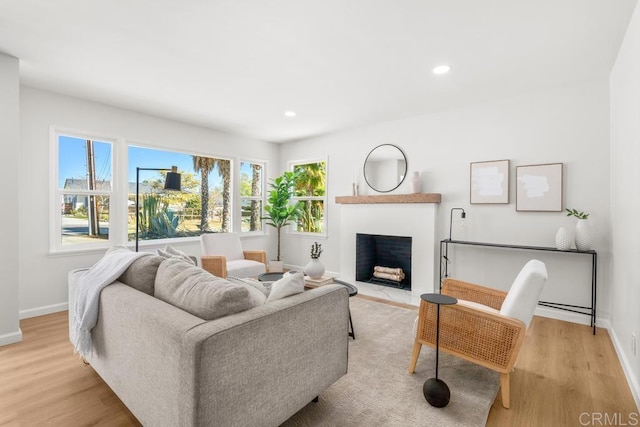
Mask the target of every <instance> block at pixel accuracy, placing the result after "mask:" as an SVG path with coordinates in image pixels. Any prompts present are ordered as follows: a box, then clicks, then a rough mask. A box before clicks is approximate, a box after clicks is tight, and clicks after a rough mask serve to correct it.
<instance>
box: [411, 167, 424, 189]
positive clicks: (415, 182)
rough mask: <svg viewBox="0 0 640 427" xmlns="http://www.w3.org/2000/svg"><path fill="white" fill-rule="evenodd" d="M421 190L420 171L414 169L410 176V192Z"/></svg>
mask: <svg viewBox="0 0 640 427" xmlns="http://www.w3.org/2000/svg"><path fill="white" fill-rule="evenodd" d="M421 191H422V182H421V181H420V172H418V171H414V172H413V177H412V178H411V192H412V193H413V194H417V193H420V192H421Z"/></svg>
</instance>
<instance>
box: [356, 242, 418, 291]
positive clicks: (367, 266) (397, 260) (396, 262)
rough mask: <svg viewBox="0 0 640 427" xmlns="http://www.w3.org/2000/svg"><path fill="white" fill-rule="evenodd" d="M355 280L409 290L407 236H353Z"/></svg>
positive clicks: (409, 270)
mask: <svg viewBox="0 0 640 427" xmlns="http://www.w3.org/2000/svg"><path fill="white" fill-rule="evenodd" d="M356 280H357V281H358V282H368V283H373V284H376V285H382V286H390V287H393V288H398V289H405V290H411V237H404V236H384V235H379V234H361V233H357V234H356Z"/></svg>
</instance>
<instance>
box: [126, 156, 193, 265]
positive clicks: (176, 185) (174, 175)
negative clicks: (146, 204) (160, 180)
mask: <svg viewBox="0 0 640 427" xmlns="http://www.w3.org/2000/svg"><path fill="white" fill-rule="evenodd" d="M140 171H168V172H167V176H166V178H165V180H164V189H165V190H172V191H181V190H182V187H181V185H180V181H181V178H182V177H181V175H180V174H179V173H178V167H177V166H171V169H163V168H136V252H138V235H139V227H140V225H139V223H140V202H139V201H138V197H139V195H140Z"/></svg>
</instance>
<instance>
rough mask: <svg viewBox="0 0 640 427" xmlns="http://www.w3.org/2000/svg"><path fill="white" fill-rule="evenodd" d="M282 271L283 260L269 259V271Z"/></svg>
mask: <svg viewBox="0 0 640 427" xmlns="http://www.w3.org/2000/svg"><path fill="white" fill-rule="evenodd" d="M283 271H284V261H274V260H270V261H269V273H282V272H283Z"/></svg>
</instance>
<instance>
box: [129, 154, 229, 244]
mask: <svg viewBox="0 0 640 427" xmlns="http://www.w3.org/2000/svg"><path fill="white" fill-rule="evenodd" d="M128 158H129V195H128V200H129V202H128V205H129V216H128V217H129V219H128V230H127V235H128V240H129V241H134V240H135V221H136V216H135V215H136V213H135V193H136V190H135V184H136V183H135V177H136V168H137V167H140V168H162V169H164V168H167V169H168V168H170V167H172V166H177V167H178V172H180V173H181V174H182V191H179V192H177V191H165V190H164V188H163V186H164V179H165V175H166V171H146V170H144V171H143V170H141V171H140V181H139V199H138V204H139V209H140V210H139V212H138V215H139V220H138V227H139V240H140V241H143V240H157V239H171V238H180V237H194V236H199V235H200V234H202V233H207V232H228V231H230V230H231V229H232V228H231V227H232V224H231V218H232V203H231V190H230V189H231V161H230V160H228V159H221V158H215V157H207V156H201V155H196V154H187V153H181V152H175V151H166V150H159V149H153V148H147V147H140V146H133V145H130V146H129V147H128Z"/></svg>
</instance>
